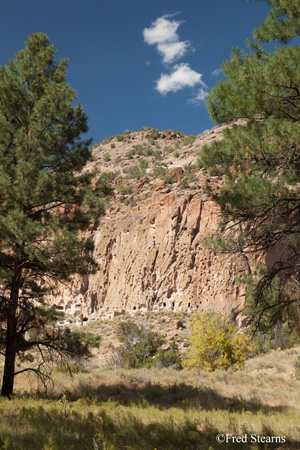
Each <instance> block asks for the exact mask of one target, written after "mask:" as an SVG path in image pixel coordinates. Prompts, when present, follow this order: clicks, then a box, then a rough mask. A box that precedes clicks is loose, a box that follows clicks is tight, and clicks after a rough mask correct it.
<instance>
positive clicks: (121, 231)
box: [53, 128, 247, 323]
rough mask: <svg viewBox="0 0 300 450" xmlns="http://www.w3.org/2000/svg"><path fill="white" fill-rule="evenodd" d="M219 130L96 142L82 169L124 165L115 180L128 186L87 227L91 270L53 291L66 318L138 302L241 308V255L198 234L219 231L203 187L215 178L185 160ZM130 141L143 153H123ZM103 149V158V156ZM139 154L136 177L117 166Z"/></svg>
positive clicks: (127, 308)
mask: <svg viewBox="0 0 300 450" xmlns="http://www.w3.org/2000/svg"><path fill="white" fill-rule="evenodd" d="M221 131H222V129H220V128H218V129H216V130H214V131H212V132H210V133H207V134H206V135H205V136H200V137H198V138H197V139H196V140H195V141H194V142H193V143H187V144H185V142H186V140H184V138H182V136H178V135H177V134H176V133H173V134H172V133H166V132H165V133H160V134H159V136H158V137H157V138H156V139H155V143H154V144H153V141H152V145H150V147H149V144H148V142H147V141H145V138H146V140H147V133H148V135H149V131H148V132H147V131H144V132H137V133H130V134H128V135H126V139H124V141H125V142H124V141H118V140H117V139H114V140H111V141H110V142H107V143H104V144H102V146H101V147H100V149H99V146H98V147H97V146H96V147H95V149H94V161H93V163H91V164H90V166H89V167H87V170H90V169H92V168H93V169H94V168H95V167H96V168H98V169H99V171H100V173H102V172H104V171H106V172H107V171H113V172H116V171H118V170H119V171H120V170H121V169H122V173H119V175H118V176H117V177H116V179H115V184H116V186H120V185H123V186H127V187H130V189H131V190H132V193H129V194H118V193H117V190H116V193H115V195H114V197H113V198H112V199H111V200H110V203H109V206H108V209H107V213H106V215H105V216H104V217H103V218H102V219H101V221H100V224H99V226H98V227H97V229H96V230H93V239H94V242H95V251H94V257H95V259H96V261H97V263H98V265H99V266H98V270H97V273H95V274H93V275H90V276H85V277H79V276H75V277H74V279H73V280H72V282H71V284H70V285H69V286H61V287H59V290H58V292H57V294H56V296H55V297H54V298H53V302H54V303H55V304H56V306H57V307H58V309H61V310H64V311H65V312H66V313H67V314H68V315H69V317H70V320H71V321H74V322H75V323H82V321H86V320H93V319H98V318H111V317H113V316H115V315H118V314H122V313H125V312H126V313H128V312H129V313H134V311H137V310H158V309H171V310H181V311H193V310H195V309H198V308H200V309H203V310H207V309H215V310H217V311H224V312H227V313H234V315H236V314H237V313H238V312H239V311H240V310H241V306H242V305H243V301H244V291H243V288H242V287H241V286H239V285H237V284H236V283H235V280H236V278H237V276H238V275H239V274H241V273H244V272H245V271H247V264H246V261H245V260H244V259H243V258H242V257H237V256H231V255H230V256H228V255H220V254H215V253H214V252H212V251H209V250H208V249H206V248H205V246H204V245H203V243H202V242H201V240H202V239H203V238H204V237H205V236H207V235H209V234H210V233H212V232H216V231H217V227H218V216H219V209H218V206H217V205H216V204H215V203H214V202H213V201H212V200H211V198H209V196H208V195H207V193H206V190H205V187H206V185H207V184H212V185H215V186H217V185H218V183H220V182H221V181H220V180H218V179H217V178H216V177H215V178H214V177H212V178H211V179H207V178H206V177H205V176H204V175H203V173H202V172H201V171H200V170H199V169H197V168H191V167H190V166H187V165H190V164H192V163H194V162H195V161H196V159H197V155H198V153H199V151H201V147H202V146H203V144H205V143H208V142H210V141H212V140H214V139H220V136H221ZM170 143H171V145H176V143H177V151H176V152H175V151H172V152H171V151H170V149H169V147H167V146H169V145H170ZM133 144H135V146H136V148H138V150H139V152H140V153H142V154H135V153H134V154H133V155H131V156H130V155H129V157H128V152H129V151H130V149H132V146H133ZM149 148H150V149H151V148H152V149H153V150H152V153H154V152H155V151H156V152H157V151H159V152H160V153H161V159H160V160H159V161H158V162H157V161H156V159H155V157H153V154H149V155H147V151H148V153H151V152H150V150H149ZM141 149H142V150H141ZM143 149H144V150H143ZM146 149H148V150H147V151H146ZM168 149H169V150H168ZM107 154H109V158H110V160H109V161H105V160H107V159H108V157H107V156H106V157H104V155H107ZM126 155H127V156H126ZM145 155H146V156H145ZM141 159H143V160H144V161H147V164H148V166H147V169H146V170H145V169H144V172H143V173H141V174H142V177H141V178H140V179H139V180H137V179H136V178H130V177H128V176H127V177H126V178H124V171H123V169H124V168H125V169H126V167H132V166H133V165H134V164H135V163H139V162H140V160H141ZM164 161H166V162H165V165H164V166H162V165H160V167H163V168H165V169H166V170H165V172H166V173H165V175H164V176H161V175H160V176H158V177H157V176H155V168H157V167H158V163H159V164H162V162H164ZM140 165H141V164H140ZM144 166H145V163H144ZM125 173H126V170H125ZM184 178H185V180H183V179H184ZM119 190H120V189H119ZM129 191H130V190H129Z"/></svg>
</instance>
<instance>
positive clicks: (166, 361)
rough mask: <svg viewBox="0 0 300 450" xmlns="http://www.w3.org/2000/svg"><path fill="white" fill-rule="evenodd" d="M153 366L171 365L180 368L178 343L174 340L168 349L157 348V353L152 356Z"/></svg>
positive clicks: (160, 367)
mask: <svg viewBox="0 0 300 450" xmlns="http://www.w3.org/2000/svg"><path fill="white" fill-rule="evenodd" d="M154 363H155V366H156V367H157V368H159V369H162V368H164V367H172V368H173V369H177V370H180V369H182V364H181V363H182V361H181V357H180V354H179V349H178V345H177V344H176V342H172V343H171V345H170V349H169V350H167V351H164V350H163V349H162V348H160V349H159V351H158V353H157V355H156V356H155V358H154Z"/></svg>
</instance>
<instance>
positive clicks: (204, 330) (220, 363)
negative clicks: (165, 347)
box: [184, 311, 251, 371]
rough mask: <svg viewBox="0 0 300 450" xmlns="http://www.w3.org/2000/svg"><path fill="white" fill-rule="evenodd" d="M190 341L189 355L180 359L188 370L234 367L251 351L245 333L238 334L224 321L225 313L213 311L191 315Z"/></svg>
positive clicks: (234, 328)
mask: <svg viewBox="0 0 300 450" xmlns="http://www.w3.org/2000/svg"><path fill="white" fill-rule="evenodd" d="M190 343H191V347H192V350H191V354H190V355H189V357H188V359H187V360H186V361H185V362H184V365H185V366H186V367H188V368H189V369H191V368H195V367H199V368H201V369H203V370H206V371H213V370H216V369H225V370H226V369H228V368H229V367H234V368H236V369H238V368H241V367H242V366H243V365H244V363H245V360H246V359H247V357H248V355H249V352H250V351H251V345H250V340H249V338H248V336H246V335H245V334H242V333H239V332H238V328H237V326H236V325H235V324H234V323H233V322H229V321H228V320H227V316H226V314H220V313H215V312H214V311H209V312H205V313H203V314H200V313H195V314H194V316H193V319H192V332H191V337H190Z"/></svg>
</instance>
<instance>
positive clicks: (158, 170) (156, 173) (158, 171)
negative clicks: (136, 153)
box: [152, 166, 166, 178]
mask: <svg viewBox="0 0 300 450" xmlns="http://www.w3.org/2000/svg"><path fill="white" fill-rule="evenodd" d="M165 174H166V169H165V168H164V167H162V166H157V167H155V168H154V169H153V171H152V176H153V177H154V178H156V177H160V176H161V175H165Z"/></svg>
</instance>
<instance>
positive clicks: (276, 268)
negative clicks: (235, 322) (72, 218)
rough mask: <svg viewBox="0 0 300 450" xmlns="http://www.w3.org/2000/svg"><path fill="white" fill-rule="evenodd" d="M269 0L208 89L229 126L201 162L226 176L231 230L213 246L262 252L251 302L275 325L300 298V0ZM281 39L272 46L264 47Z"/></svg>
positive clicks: (222, 195)
mask: <svg viewBox="0 0 300 450" xmlns="http://www.w3.org/2000/svg"><path fill="white" fill-rule="evenodd" d="M267 2H268V3H269V4H270V5H271V11H270V13H269V15H268V16H267V18H266V19H265V21H264V22H263V23H262V24H261V26H259V27H258V28H257V29H256V30H255V32H254V39H251V40H248V51H246V52H244V51H242V50H240V49H239V48H234V49H233V51H232V58H231V59H230V60H229V61H226V62H225V63H224V64H223V72H224V74H225V76H226V77H227V80H226V81H221V82H219V83H218V84H217V85H216V87H215V88H213V89H212V91H211V94H210V96H209V99H208V109H209V112H210V115H211V117H212V119H213V120H214V121H215V122H216V123H219V124H220V123H222V124H228V125H229V126H228V127H227V129H225V131H224V133H223V140H222V141H221V142H215V143H213V144H212V145H211V146H210V147H206V148H204V150H203V152H202V153H201V156H200V160H199V164H200V166H201V167H204V168H207V169H208V170H209V171H210V173H211V174H213V175H223V176H225V184H224V186H223V187H222V188H221V189H220V192H218V193H215V194H214V197H215V199H216V201H217V202H218V203H219V204H220V205H221V208H222V212H223V215H222V217H223V219H222V225H221V226H222V229H223V235H224V236H226V237H225V238H224V239H220V238H219V237H215V238H214V239H213V240H212V241H213V243H214V246H215V248H219V249H220V250H221V251H224V252H242V253H243V254H244V255H247V254H251V253H256V252H260V253H261V254H265V257H266V270H264V271H263V272H262V274H261V276H260V277H259V278H257V273H258V272H256V273H255V274H253V279H254V278H255V279H256V281H257V283H256V284H255V287H254V288H253V290H252V292H251V295H250V297H251V308H252V312H253V315H254V316H256V318H257V320H258V322H259V320H260V319H261V317H262V315H263V313H264V311H268V313H269V317H270V326H272V324H274V323H275V322H276V321H277V320H278V319H280V316H281V315H282V314H284V311H286V310H287V309H289V308H290V306H291V305H292V304H294V305H296V307H297V308H298V302H299V300H298V299H299V289H298V286H299V282H300V196H299V193H300V184H299V183H300V45H299V36H300V1H299V0H267ZM276 40H277V41H279V43H280V45H277V46H276V47H275V48H274V50H273V51H268V50H266V49H265V48H264V47H262V43H263V42H267V41H276ZM291 40H292V41H291ZM253 279H252V281H253ZM253 308H254V309H253ZM255 308H256V312H257V314H256V313H255ZM270 312H271V313H270ZM298 314H299V311H298Z"/></svg>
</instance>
